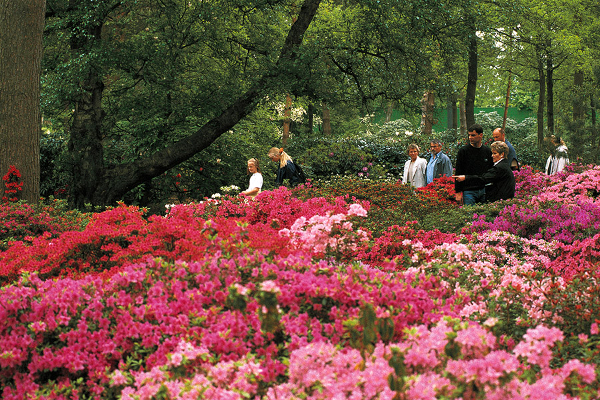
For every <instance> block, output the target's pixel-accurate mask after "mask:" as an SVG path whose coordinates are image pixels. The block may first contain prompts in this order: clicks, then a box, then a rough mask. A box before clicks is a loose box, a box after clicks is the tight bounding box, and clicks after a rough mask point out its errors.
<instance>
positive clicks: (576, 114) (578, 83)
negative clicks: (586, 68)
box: [573, 70, 585, 121]
mask: <svg viewBox="0 0 600 400" xmlns="http://www.w3.org/2000/svg"><path fill="white" fill-rule="evenodd" d="M583 78H584V75H583V71H582V70H577V71H575V73H574V74H573V87H574V88H575V96H574V97H573V121H577V120H582V119H585V107H584V104H585V102H584V99H583V98H582V96H581V93H583V90H582V86H583Z"/></svg>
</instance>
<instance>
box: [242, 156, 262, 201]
mask: <svg viewBox="0 0 600 400" xmlns="http://www.w3.org/2000/svg"><path fill="white" fill-rule="evenodd" d="M246 172H247V173H248V175H250V183H249V184H248V189H246V190H244V191H243V192H242V193H240V194H243V195H244V196H247V197H250V198H251V199H253V198H255V197H256V195H257V194H259V193H260V190H261V189H262V185H263V177H262V173H261V172H260V164H259V162H258V160H257V159H256V158H251V159H249V160H248V168H247V170H246Z"/></svg>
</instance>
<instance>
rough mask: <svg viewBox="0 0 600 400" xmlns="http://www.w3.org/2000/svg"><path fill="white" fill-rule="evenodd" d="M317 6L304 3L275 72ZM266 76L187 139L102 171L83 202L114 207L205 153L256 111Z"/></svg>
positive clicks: (314, 1)
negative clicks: (133, 191)
mask: <svg viewBox="0 0 600 400" xmlns="http://www.w3.org/2000/svg"><path fill="white" fill-rule="evenodd" d="M320 3H321V0H305V1H304V4H303V5H302V7H301V9H300V12H299V14H298V18H297V20H296V22H295V23H294V24H293V25H292V26H291V28H290V30H289V32H288V35H287V37H286V39H285V42H284V44H283V46H282V48H281V51H280V53H279V58H278V60H277V63H276V65H275V67H274V68H275V70H277V69H278V68H279V69H281V64H282V63H283V62H286V63H287V62H289V63H294V62H296V61H297V54H296V50H297V49H298V47H299V46H300V45H301V44H302V39H303V36H304V33H305V32H306V30H307V29H308V26H309V25H310V23H311V22H312V20H313V18H314V16H315V14H316V12H317V9H318V8H319V4H320ZM268 72H269V71H265V74H264V75H263V76H262V78H260V79H259V80H258V81H257V82H256V83H255V84H254V85H253V86H252V87H250V88H249V89H248V90H247V91H246V93H244V94H242V95H241V96H240V97H239V98H237V99H236V100H235V101H234V102H233V103H232V104H231V105H230V106H229V107H227V108H226V109H225V110H223V112H222V113H221V114H220V115H218V116H216V117H215V118H213V119H211V120H210V121H208V122H207V123H206V124H204V125H203V126H202V127H200V129H199V130H198V131H196V132H195V133H193V134H191V135H190V136H188V137H186V138H183V139H181V140H180V141H178V142H176V143H173V144H171V145H169V146H167V147H165V148H163V149H161V150H159V151H157V152H155V153H153V154H151V155H149V156H147V157H145V158H143V159H139V160H136V161H134V162H132V163H129V164H121V165H117V166H115V167H112V168H109V169H105V170H104V173H103V175H102V176H101V179H100V180H99V181H98V185H97V187H96V188H95V190H94V191H93V193H89V194H86V196H87V197H88V198H87V199H86V200H87V202H88V203H91V204H94V205H111V204H114V203H115V202H116V201H118V200H119V199H121V198H122V197H123V195H124V194H125V193H127V192H128V191H129V190H131V189H133V188H135V187H136V186H138V185H140V184H142V183H144V182H146V181H147V180H149V179H151V178H153V177H155V176H158V175H160V174H162V173H163V172H165V171H167V170H169V169H171V168H173V167H174V166H176V165H178V164H180V163H182V162H184V161H186V160H188V159H190V158H191V157H193V156H194V155H195V154H197V153H199V152H200V151H202V150H204V149H206V148H207V147H208V146H209V145H210V144H211V143H213V142H214V141H215V140H216V139H217V138H219V137H220V136H221V135H222V134H223V133H225V132H227V131H228V130H229V129H231V128H232V127H234V126H235V125H236V124H237V123H238V122H239V121H240V120H241V119H242V118H244V117H245V116H247V115H248V114H249V113H250V112H251V111H252V110H253V109H254V108H255V107H256V105H257V104H258V102H259V101H260V99H261V98H262V93H263V88H265V87H267V86H269V85H271V82H272V81H276V80H277V79H278V76H277V75H274V74H269V73H268Z"/></svg>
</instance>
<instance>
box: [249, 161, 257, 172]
mask: <svg viewBox="0 0 600 400" xmlns="http://www.w3.org/2000/svg"><path fill="white" fill-rule="evenodd" d="M248 172H250V173H251V174H254V173H255V172H256V165H254V163H253V162H252V161H248Z"/></svg>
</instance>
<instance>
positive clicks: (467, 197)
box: [454, 124, 494, 205]
mask: <svg viewBox="0 0 600 400" xmlns="http://www.w3.org/2000/svg"><path fill="white" fill-rule="evenodd" d="M468 133H469V144H466V145H464V146H462V147H461V148H460V149H458V153H457V154H456V170H455V171H454V173H455V174H456V175H481V174H483V173H484V172H485V171H487V170H488V169H490V168H491V167H492V165H494V163H493V162H492V152H491V151H490V148H489V147H487V146H485V145H484V144H483V127H482V126H481V125H479V124H474V125H472V126H470V127H469V132H468ZM454 190H455V191H456V200H457V201H458V202H459V203H462V204H464V205H469V204H476V203H483V202H484V201H485V187H484V185H483V184H482V183H480V182H475V181H468V182H461V181H458V180H457V181H456V182H455V184H454Z"/></svg>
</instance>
